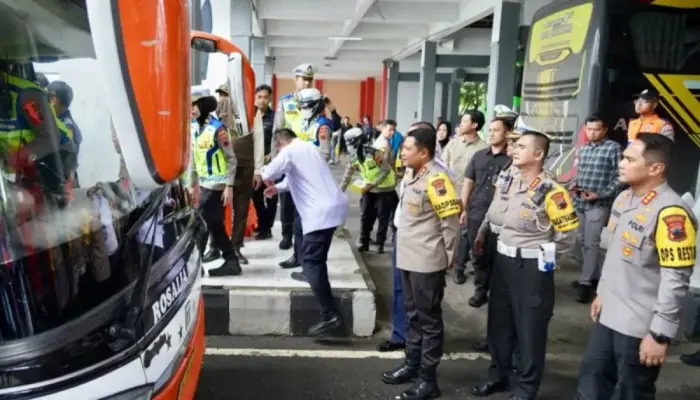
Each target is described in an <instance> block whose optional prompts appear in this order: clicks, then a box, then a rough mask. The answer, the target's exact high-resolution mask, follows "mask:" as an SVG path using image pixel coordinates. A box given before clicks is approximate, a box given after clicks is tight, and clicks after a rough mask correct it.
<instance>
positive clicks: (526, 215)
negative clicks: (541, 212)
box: [520, 210, 530, 219]
mask: <svg viewBox="0 0 700 400" xmlns="http://www.w3.org/2000/svg"><path fill="white" fill-rule="evenodd" d="M529 217H530V212H529V211H528V210H520V218H522V219H528V218H529Z"/></svg>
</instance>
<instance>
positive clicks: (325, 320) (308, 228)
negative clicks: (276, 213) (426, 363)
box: [260, 129, 348, 336]
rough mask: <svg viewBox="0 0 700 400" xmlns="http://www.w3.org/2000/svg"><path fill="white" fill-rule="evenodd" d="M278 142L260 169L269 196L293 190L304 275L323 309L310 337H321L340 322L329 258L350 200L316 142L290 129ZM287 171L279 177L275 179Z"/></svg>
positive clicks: (280, 133) (281, 134)
mask: <svg viewBox="0 0 700 400" xmlns="http://www.w3.org/2000/svg"><path fill="white" fill-rule="evenodd" d="M275 141H276V144H277V146H279V152H278V153H277V156H276V157H275V158H273V159H272V161H271V162H270V163H269V164H268V165H266V166H264V167H263V168H262V169H261V171H260V174H261V176H262V179H263V181H264V182H265V185H266V186H267V189H265V195H266V196H274V195H276V194H277V193H278V192H283V191H289V192H290V194H291V196H292V200H293V201H294V204H295V205H296V211H297V215H296V218H295V222H296V223H295V225H294V235H295V238H294V240H295V241H296V242H297V243H301V246H299V249H300V251H301V253H300V256H301V265H302V268H303V271H304V277H305V278H306V281H307V282H309V285H310V286H311V290H312V291H313V292H314V296H316V300H317V301H318V304H319V307H320V308H321V321H319V322H318V323H316V324H315V325H313V326H312V327H311V328H310V329H309V336H321V335H323V334H325V333H328V332H329V331H330V330H332V329H334V328H337V327H338V326H340V324H341V320H340V313H339V312H338V308H337V306H336V304H335V300H334V299H333V294H332V293H331V284H330V281H329V280H328V265H327V264H326V261H327V260H328V250H329V249H330V247H331V240H332V239H333V232H334V231H335V229H336V228H337V227H338V226H340V225H342V224H343V223H344V222H345V217H346V216H347V210H348V199H347V197H346V196H345V194H344V193H343V192H342V191H341V190H340V188H339V187H338V185H337V184H336V183H335V179H333V176H332V175H331V170H330V169H329V168H328V164H327V163H326V160H325V158H324V156H323V154H321V152H320V151H318V148H317V147H316V146H315V145H314V144H313V143H311V142H306V141H303V140H300V139H297V137H296V135H295V134H294V132H293V131H292V130H290V129H280V130H279V131H277V132H276V134H275ZM283 175H284V176H285V178H284V179H283V180H282V181H281V182H279V183H277V184H274V183H273V182H274V181H275V180H277V179H278V178H280V177H282V176H283ZM302 235H303V236H302Z"/></svg>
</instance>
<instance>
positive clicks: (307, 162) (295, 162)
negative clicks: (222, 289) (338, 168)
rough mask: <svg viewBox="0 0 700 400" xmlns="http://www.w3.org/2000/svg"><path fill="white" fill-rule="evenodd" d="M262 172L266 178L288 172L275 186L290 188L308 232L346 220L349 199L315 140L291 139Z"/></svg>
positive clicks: (272, 178)
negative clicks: (332, 173)
mask: <svg viewBox="0 0 700 400" xmlns="http://www.w3.org/2000/svg"><path fill="white" fill-rule="evenodd" d="M260 175H261V177H262V179H263V180H266V181H267V180H272V181H274V180H277V179H279V178H280V177H281V176H282V175H285V178H284V180H283V181H282V182H280V183H278V184H276V185H275V187H277V190H278V191H280V192H282V191H287V190H288V191H289V192H290V193H291V195H292V199H293V200H294V205H295V206H296V209H297V212H298V213H299V216H300V217H301V227H302V230H303V231H304V234H305V235H306V234H307V233H310V232H314V231H319V230H322V229H328V228H335V227H338V226H340V225H342V224H343V223H345V217H346V216H347V213H348V199H347V197H346V196H345V194H344V193H343V192H341V191H340V188H339V187H338V184H337V183H336V182H335V179H333V175H331V170H330V169H329V168H328V163H327V162H326V160H325V159H324V157H323V154H321V152H319V151H318V148H317V147H316V146H315V145H314V144H313V143H309V142H305V141H303V140H300V139H294V140H292V141H291V142H290V143H289V144H288V145H286V146H284V147H283V148H282V150H281V151H280V152H279V153H277V156H275V158H273V159H272V161H270V163H269V164H267V165H265V166H264V167H262V169H261V170H260Z"/></svg>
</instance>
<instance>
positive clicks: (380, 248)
mask: <svg viewBox="0 0 700 400" xmlns="http://www.w3.org/2000/svg"><path fill="white" fill-rule="evenodd" d="M377 254H384V245H383V244H381V245H379V246H377Z"/></svg>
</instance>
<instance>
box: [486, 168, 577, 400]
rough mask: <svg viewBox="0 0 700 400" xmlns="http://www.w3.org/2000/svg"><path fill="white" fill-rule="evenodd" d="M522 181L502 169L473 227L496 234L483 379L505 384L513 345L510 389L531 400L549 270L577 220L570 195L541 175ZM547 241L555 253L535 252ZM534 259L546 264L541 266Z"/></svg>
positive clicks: (541, 354) (545, 320) (550, 303)
mask: <svg viewBox="0 0 700 400" xmlns="http://www.w3.org/2000/svg"><path fill="white" fill-rule="evenodd" d="M521 178H522V175H521V174H520V173H519V172H517V171H516V170H515V169H513V167H511V168H508V169H506V170H505V171H503V173H502V174H501V176H499V178H498V179H497V183H496V185H497V187H496V194H495V196H494V200H493V202H492V203H491V206H490V208H489V211H488V213H487V215H486V218H485V221H484V223H483V224H482V226H481V228H480V231H481V232H485V231H486V230H487V227H488V226H489V225H491V226H492V227H497V229H498V231H499V232H498V233H499V235H498V240H497V255H496V260H495V263H494V268H493V273H492V277H491V293H490V297H489V303H488V319H489V322H488V329H487V335H488V338H489V341H490V344H491V345H490V352H491V359H492V365H491V368H490V369H489V380H490V381H493V382H508V381H507V379H508V376H509V371H510V370H511V368H512V361H513V352H514V350H515V349H516V346H517V347H518V348H519V349H520V351H521V361H522V374H521V375H520V376H519V381H518V384H517V385H516V387H515V388H514V390H513V394H514V395H516V396H520V397H523V398H536V397H537V393H538V391H539V387H540V383H541V381H542V376H543V373H544V369H545V366H544V364H545V354H546V351H547V330H548V325H549V320H550V319H551V317H552V314H553V311H554V271H553V270H552V269H553V266H554V265H555V264H556V259H559V258H561V256H562V255H563V254H564V253H566V252H568V251H571V249H572V248H573V246H574V241H575V238H576V237H575V234H576V228H578V225H579V221H578V218H577V217H576V212H575V211H574V207H573V203H572V201H571V198H570V197H569V193H568V192H567V191H566V189H564V188H563V187H562V186H561V185H559V184H558V183H556V182H555V181H554V180H552V179H551V178H549V177H548V176H547V174H546V173H545V172H542V173H541V174H540V175H539V176H537V177H536V178H535V179H533V180H532V181H523V180H522V179H521ZM552 244H553V245H554V254H556V256H555V257H553V256H554V254H550V255H548V256H545V257H543V256H542V253H546V251H543V250H542V249H545V250H546V248H547V247H548V246H551V245H552ZM543 246H544V247H543ZM538 257H542V258H544V260H545V261H550V263H549V264H545V263H544V262H542V263H540V261H538ZM513 337H517V342H515V341H514V340H513V339H512V338H513Z"/></svg>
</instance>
